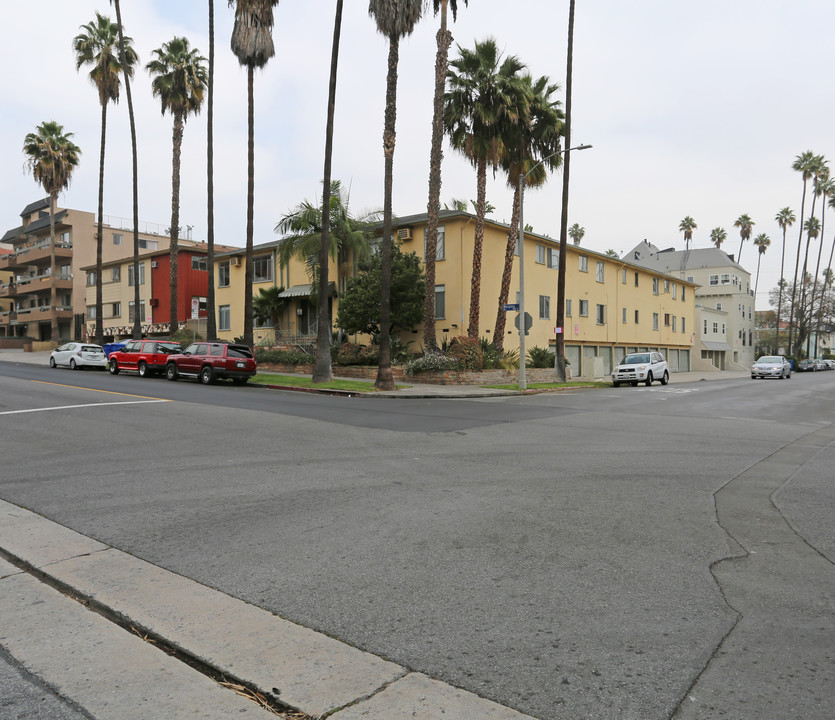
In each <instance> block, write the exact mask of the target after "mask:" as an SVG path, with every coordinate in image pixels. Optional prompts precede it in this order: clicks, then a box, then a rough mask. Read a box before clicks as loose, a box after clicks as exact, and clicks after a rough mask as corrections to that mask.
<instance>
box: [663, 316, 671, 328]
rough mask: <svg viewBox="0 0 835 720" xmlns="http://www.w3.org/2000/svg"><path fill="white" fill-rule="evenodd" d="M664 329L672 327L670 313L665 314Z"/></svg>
mask: <svg viewBox="0 0 835 720" xmlns="http://www.w3.org/2000/svg"><path fill="white" fill-rule="evenodd" d="M664 327H670V313H664Z"/></svg>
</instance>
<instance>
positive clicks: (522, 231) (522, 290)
mask: <svg viewBox="0 0 835 720" xmlns="http://www.w3.org/2000/svg"><path fill="white" fill-rule="evenodd" d="M590 147H591V145H578V146H577V147H573V148H566V149H565V150H557V151H556V152H553V153H551V154H550V155H548V157H544V158H542V160H540V161H539V162H538V163H537V164H536V165H534V166H533V167H532V168H531V169H530V170H528V172H527V173H520V174H519V389H520V390H527V389H528V383H527V378H526V377H525V357H526V351H525V332H526V331H525V180H527V179H528V176H529V175H530V174H531V173H532V172H533V171H534V170H536V169H537V168H538V167H539V166H540V165H542V163H544V162H545V161H547V160H550V159H551V158H552V157H554V156H555V155H562V154H563V153H568V152H571V151H572V150H588V149H589V148H590Z"/></svg>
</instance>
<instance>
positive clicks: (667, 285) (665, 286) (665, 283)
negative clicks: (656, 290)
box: [664, 280, 670, 293]
mask: <svg viewBox="0 0 835 720" xmlns="http://www.w3.org/2000/svg"><path fill="white" fill-rule="evenodd" d="M664 292H665V293H668V292H670V281H669V280H665V281H664Z"/></svg>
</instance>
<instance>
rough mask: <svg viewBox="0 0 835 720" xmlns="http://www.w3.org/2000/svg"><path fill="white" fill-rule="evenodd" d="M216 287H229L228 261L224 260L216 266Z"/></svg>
mask: <svg viewBox="0 0 835 720" xmlns="http://www.w3.org/2000/svg"><path fill="white" fill-rule="evenodd" d="M217 286H218V287H229V261H228V260H225V261H224V262H222V263H218V265H217Z"/></svg>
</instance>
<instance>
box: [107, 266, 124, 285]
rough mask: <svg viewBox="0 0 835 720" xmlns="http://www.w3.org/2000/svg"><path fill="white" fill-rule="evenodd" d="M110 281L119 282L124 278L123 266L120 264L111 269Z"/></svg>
mask: <svg viewBox="0 0 835 720" xmlns="http://www.w3.org/2000/svg"><path fill="white" fill-rule="evenodd" d="M110 273H111V274H110V281H111V282H119V281H120V280H121V279H122V268H121V267H119V266H118V265H117V266H116V267H114V268H111V269H110Z"/></svg>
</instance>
